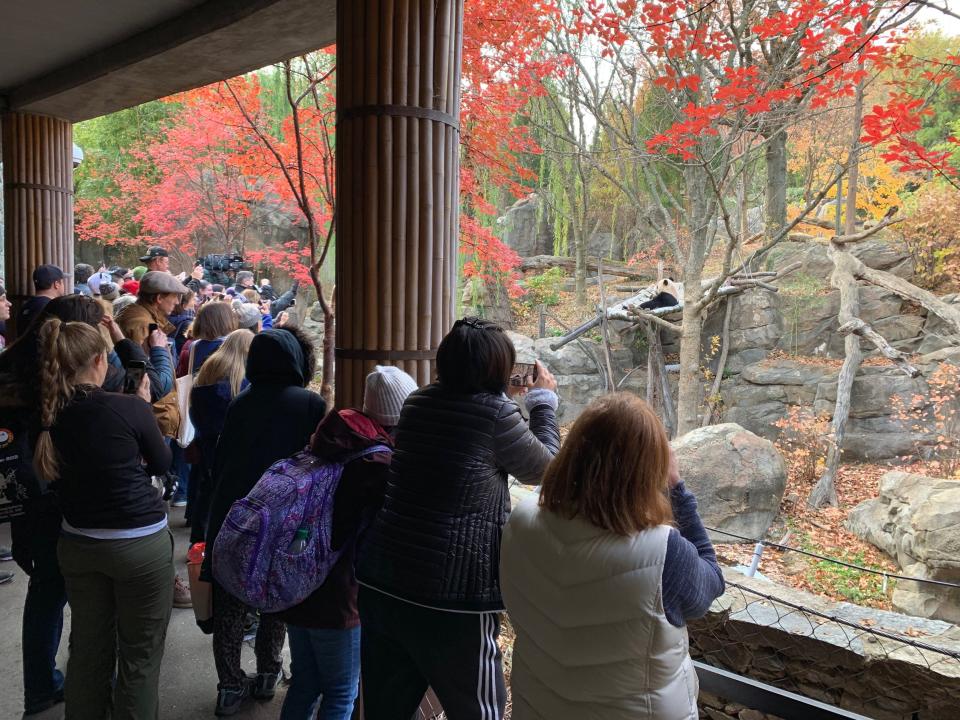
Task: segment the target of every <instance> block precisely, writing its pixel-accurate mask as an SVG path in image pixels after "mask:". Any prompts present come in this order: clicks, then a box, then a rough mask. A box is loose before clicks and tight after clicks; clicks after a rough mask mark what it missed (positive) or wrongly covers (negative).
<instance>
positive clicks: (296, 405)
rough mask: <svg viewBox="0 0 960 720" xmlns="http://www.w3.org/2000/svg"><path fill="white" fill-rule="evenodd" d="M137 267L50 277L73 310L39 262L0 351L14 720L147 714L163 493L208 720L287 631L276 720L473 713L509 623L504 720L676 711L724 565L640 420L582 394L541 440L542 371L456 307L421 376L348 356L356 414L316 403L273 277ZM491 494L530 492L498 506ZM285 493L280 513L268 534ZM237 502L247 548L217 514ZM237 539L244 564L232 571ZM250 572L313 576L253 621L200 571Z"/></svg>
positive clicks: (51, 271) (163, 627)
mask: <svg viewBox="0 0 960 720" xmlns="http://www.w3.org/2000/svg"><path fill="white" fill-rule="evenodd" d="M140 260H141V263H142V266H140V267H137V268H133V269H131V270H128V269H126V268H122V267H113V268H100V269H99V270H95V269H94V268H93V267H92V266H89V265H83V264H80V265H78V266H77V267H76V268H74V276H73V286H74V294H67V293H68V289H69V288H68V285H69V277H68V276H67V275H66V273H65V272H64V271H63V270H61V269H60V268H58V267H56V266H54V265H41V266H39V267H38V268H37V269H36V271H35V272H34V274H33V280H34V289H35V294H34V296H33V297H32V298H30V299H29V300H27V301H25V302H23V303H21V304H20V306H19V307H18V310H17V315H16V317H15V318H13V323H14V326H13V332H11V333H9V335H10V336H13V337H11V338H10V339H11V340H12V342H11V343H10V344H9V346H8V347H6V349H5V350H4V351H3V352H2V353H0V429H2V433H4V434H3V435H2V437H0V465H2V468H0V469H2V470H3V471H4V474H5V477H6V478H8V482H7V484H6V489H5V490H4V493H5V500H6V502H7V503H8V505H9V506H10V507H15V508H16V509H15V510H12V511H11V512H10V515H11V516H12V524H11V530H12V532H11V535H12V549H11V551H10V553H9V555H5V554H4V551H3V549H2V548H0V559H5V558H6V557H12V558H13V559H14V560H16V562H17V564H18V565H19V566H20V567H21V568H22V569H23V571H24V572H25V573H26V574H27V575H28V577H29V585H28V591H27V595H26V600H25V604H24V609H23V636H22V640H23V641H22V647H23V679H24V688H23V692H24V713H25V716H31V715H34V714H36V713H40V712H43V711H45V710H46V709H48V708H50V707H51V706H53V705H56V704H58V703H60V702H64V701H65V703H66V714H67V717H68V718H71V719H80V720H83V719H85V718H90V719H91V720H93V719H98V720H99V719H101V718H107V717H111V718H114V720H127V719H130V720H134V719H135V720H149V719H150V718H156V717H157V716H158V713H159V704H160V699H159V698H160V688H159V676H160V667H161V663H162V660H163V655H164V649H165V645H166V632H167V625H168V623H169V620H170V617H171V612H172V608H174V607H189V606H190V605H191V604H192V603H193V600H194V599H193V598H191V595H190V591H189V588H188V586H187V584H186V583H185V581H184V580H183V578H181V576H180V575H179V574H178V573H177V572H176V561H175V558H174V555H173V536H172V533H171V530H170V527H169V520H168V509H167V508H168V504H169V505H172V506H174V507H176V506H183V505H185V506H186V510H185V519H186V521H187V523H188V525H189V526H190V536H191V538H190V539H191V543H198V545H197V546H196V548H197V549H198V550H199V551H200V552H202V557H203V560H202V565H201V568H200V572H199V576H198V577H193V576H191V582H198V583H210V585H207V586H206V587H209V588H210V589H211V593H210V594H211V595H212V610H211V612H210V614H209V617H207V616H203V615H202V613H201V612H200V608H199V606H198V608H197V624H198V625H199V630H198V632H199V631H202V632H206V633H210V634H212V660H213V664H214V666H215V668H216V673H217V677H218V685H217V688H216V689H217V695H216V706H215V712H216V714H217V715H232V714H234V713H236V712H237V711H238V710H240V709H241V708H242V707H243V706H244V704H245V703H246V702H247V701H248V698H251V697H252V698H257V699H259V700H261V701H269V700H270V699H272V698H273V697H274V696H275V694H276V692H277V689H278V687H279V686H280V683H281V681H282V680H283V678H284V668H283V665H282V657H281V651H282V649H283V645H284V642H285V641H287V640H288V641H289V647H290V655H291V667H290V672H291V674H292V675H291V677H290V682H289V688H288V690H287V692H286V695H285V698H284V702H283V705H282V707H281V708H279V710H278V712H279V717H280V718H282V719H283V720H301V719H303V720H306V719H308V718H320V719H321V720H348V718H351V717H354V716H355V715H354V713H355V710H356V711H358V712H359V711H360V708H361V707H362V716H363V717H364V718H367V720H410V718H411V717H413V716H414V714H415V712H416V710H417V707H418V706H419V705H420V703H421V701H422V699H423V697H424V694H425V693H426V692H427V690H428V689H432V691H433V693H435V695H436V697H437V698H438V699H439V701H440V703H441V704H442V706H443V708H444V710H445V712H446V714H447V717H450V718H452V719H453V720H498V719H499V718H502V717H504V712H505V707H506V703H507V688H506V683H505V680H504V674H503V667H502V658H501V651H500V646H499V643H498V638H499V635H500V631H501V622H502V620H501V618H502V613H503V612H504V611H508V612H509V613H510V617H511V620H512V622H513V626H514V628H515V629H516V634H517V639H516V645H515V649H514V655H513V675H512V678H511V685H512V691H513V717H514V718H516V719H517V720H524V719H525V718H551V720H563V719H565V718H583V717H594V718H620V717H637V718H640V717H643V718H661V719H664V720H672V719H678V720H679V719H681V718H683V719H686V718H691V719H693V718H696V717H697V709H696V695H697V681H696V675H695V673H694V671H693V667H692V664H691V662H690V658H689V654H688V650H687V639H686V629H685V622H686V621H687V620H689V619H691V618H695V617H699V616H702V615H703V614H704V613H705V612H706V611H707V608H708V607H709V605H710V603H711V602H712V601H713V600H714V599H715V598H716V597H717V596H719V595H720V594H721V593H722V592H723V577H722V574H721V573H720V571H719V567H718V565H717V562H716V557H715V555H714V551H713V548H712V546H711V544H710V542H709V539H708V538H707V535H706V532H705V531H704V528H703V525H702V523H701V521H700V519H699V516H698V514H697V509H696V501H695V499H694V498H693V496H692V495H691V494H690V493H689V492H688V491H687V490H686V489H685V488H684V485H683V482H682V479H681V478H680V477H679V475H678V472H677V466H676V461H675V459H674V458H673V455H672V451H671V449H670V445H669V443H668V440H667V436H666V433H665V431H664V429H663V426H662V425H661V423H660V421H659V419H658V418H657V417H656V415H655V414H654V413H653V412H652V410H651V409H650V408H649V407H648V406H647V405H646V404H645V403H644V402H642V401H641V400H639V399H637V398H635V397H633V396H630V395H626V394H615V395H611V396H608V397H605V398H603V399H601V400H598V401H596V402H594V403H593V404H591V405H590V406H589V407H588V408H587V409H586V411H585V412H584V413H583V414H582V415H581V417H580V418H579V419H578V420H577V422H576V423H575V424H574V425H573V427H572V428H571V429H570V431H569V434H568V436H567V437H566V439H565V441H564V443H563V444H562V446H561V440H560V432H559V428H558V425H557V419H556V410H557V406H558V396H557V392H556V389H557V385H556V380H555V379H554V377H553V375H552V374H551V373H550V371H549V370H548V369H547V368H546V367H545V366H544V365H543V364H542V363H540V362H536V364H535V368H536V369H535V371H534V372H533V373H532V375H531V374H526V373H525V374H523V375H519V376H518V375H517V373H516V372H515V365H516V361H517V358H516V352H515V349H514V346H513V344H512V342H511V340H510V338H509V336H508V334H507V333H505V332H504V331H503V330H502V329H501V328H500V327H499V326H498V325H496V324H494V323H491V322H488V321H485V320H482V319H479V318H465V319H462V320H459V321H457V322H456V323H455V324H454V326H453V327H452V328H451V329H450V331H449V333H448V334H447V335H446V336H445V337H444V338H443V340H442V342H441V343H440V346H439V348H438V350H437V357H436V373H437V377H436V381H435V382H433V383H432V384H430V385H427V386H426V387H423V388H419V389H418V388H417V385H416V383H415V381H414V380H413V378H412V377H410V376H409V375H408V374H406V373H405V372H403V371H402V370H401V369H399V368H397V367H387V366H377V367H375V368H374V369H373V371H372V372H371V373H370V374H369V375H368V376H367V381H366V389H365V393H364V398H363V405H362V407H361V408H356V409H350V408H336V409H334V408H329V407H327V404H326V403H325V401H324V399H323V398H322V397H321V395H320V394H318V393H316V392H314V391H313V390H312V389H311V388H310V387H309V385H310V383H311V381H312V380H313V378H314V375H315V373H316V366H317V357H316V351H315V348H314V347H313V344H312V342H311V340H310V338H309V337H308V336H307V335H305V334H304V333H303V332H302V331H301V330H300V329H299V328H298V327H296V325H295V323H294V322H292V321H291V319H290V317H289V313H288V310H289V308H290V307H291V306H292V302H293V299H294V296H295V294H296V286H295V287H294V288H293V289H292V291H291V292H288V293H284V294H283V295H278V294H277V293H276V292H275V291H274V290H273V287H272V285H271V283H270V281H269V280H266V279H264V280H261V282H260V283H259V284H257V283H255V276H254V274H253V273H252V272H248V271H245V270H240V271H238V272H237V273H236V278H235V279H236V283H235V285H233V286H232V287H227V288H225V287H223V286H222V285H213V284H211V283H209V282H207V281H206V280H204V278H203V268H202V267H200V266H199V265H198V266H197V267H195V268H194V269H193V270H192V271H191V272H190V273H189V274H181V276H179V277H177V276H174V275H173V274H171V272H170V258H169V255H168V253H167V252H166V251H165V250H164V249H163V248H160V247H151V248H150V249H149V250H148V252H147V253H146V254H145V255H144V256H143V257H141V258H140ZM198 268H199V269H198ZM9 320H11V318H10V304H9V303H8V302H7V301H6V297H5V293H4V291H3V289H2V286H0V322H6V321H9ZM5 334H7V333H5ZM178 394H179V396H178ZM187 398H189V401H187ZM267 417H269V418H270V422H264V418H267ZM187 427H189V429H190V432H189V433H187V432H185V428H187ZM295 460H296V462H294V461H295ZM297 463H299V464H297ZM289 468H299V470H297V472H294V471H293V470H289ZM303 468H306V469H305V470H304V469H303ZM298 473H299V474H298ZM510 476H512V477H513V478H515V479H516V480H517V481H519V482H521V483H525V484H527V485H531V486H539V488H538V493H537V494H536V495H535V496H534V497H532V498H531V499H530V500H528V501H525V502H524V503H522V504H520V505H519V506H518V507H516V508H514V509H513V511H512V512H511V506H510V505H511V503H510V492H509V483H508V480H509V478H510ZM14 480H15V481H14ZM264 498H268V500H264ZM292 502H298V503H300V505H298V507H299V508H300V510H298V512H301V511H302V515H290V517H295V518H296V517H302V518H303V520H302V521H298V522H301V525H299V526H296V527H294V526H291V527H289V528H286V529H284V528H285V526H282V527H281V529H280V530H278V529H277V526H271V525H269V523H270V522H271V521H270V520H269V518H270V517H271V512H274V513H276V512H277V511H280V515H283V516H284V518H283V519H284V520H285V521H286V520H289V518H288V517H286V515H287V514H288V513H287V512H286V510H285V508H286V507H287V506H286V505H285V503H292ZM258 503H259V504H258ZM249 507H252V508H253V509H254V513H253V514H254V516H256V517H259V518H261V519H260V520H258V525H257V527H256V528H255V529H254V530H252V531H251V530H250V529H249V528H248V526H246V525H243V522H242V517H243V516H242V515H238V514H237V513H241V512H242V511H243V510H244V508H249ZM291 512H292V511H291ZM308 517H309V518H312V519H311V520H310V521H309V522H308V521H307V520H306V518H308ZM245 528H246V529H245ZM294 531H295V532H294ZM250 532H254V534H255V535H256V537H257V538H258V539H257V541H256V546H255V547H256V549H255V551H254V553H253V554H254V555H255V556H257V557H254V558H249V557H243V558H237V557H235V554H236V551H235V548H238V547H241V546H240V545H238V544H237V542H238V540H237V539H238V538H242V537H243V534H244V533H248V534H249V533H250ZM277 532H280V533H281V534H280V535H277V534H276V533H277ZM283 532H286V533H287V534H286V535H283V534H282V533H283ZM271 533H272V534H271ZM281 537H282V538H283V539H282V542H281V541H280V540H278V539H277V538H281ZM263 538H272V539H273V540H272V541H271V542H262V539H263ZM201 543H202V545H201ZM261 555H262V556H263V557H264V558H265V559H266V560H269V561H270V562H271V563H273V564H271V565H270V566H269V567H271V568H272V569H271V570H270V572H269V573H268V574H267V575H266V576H263V577H262V578H261V577H260V576H259V575H258V576H253V575H250V576H248V577H245V578H241V582H244V581H250V582H255V583H263V584H276V583H280V582H289V581H284V580H282V578H284V577H287V575H284V572H285V571H284V570H283V568H294V573H295V575H297V576H298V582H300V581H302V580H303V578H312V584H310V585H309V587H307V588H306V591H305V592H302V593H301V594H299V595H297V596H296V599H295V600H292V601H290V602H288V603H286V604H284V605H280V606H279V607H275V606H272V605H271V606H269V607H268V606H267V605H265V604H258V603H257V602H255V596H256V595H257V594H256V593H255V592H254V593H252V594H251V593H246V592H245V590H246V588H241V590H243V591H238V589H237V586H236V585H235V584H233V583H234V581H233V576H232V575H230V572H231V571H230V570H229V568H231V567H233V564H235V563H236V562H237V561H244V562H249V561H257V560H258V559H259V556H261ZM6 575H7V576H8V577H6V580H7V581H9V579H10V577H12V573H6ZM2 580H3V577H0V581H2ZM253 589H254V590H259V589H261V588H260V587H257V588H253ZM281 590H283V588H281ZM251 598H254V599H251ZM68 603H69V606H70V612H71V630H70V654H69V660H68V663H67V667H66V672H65V673H64V672H63V670H62V669H60V668H58V667H57V664H56V656H57V651H58V648H59V646H60V642H61V633H62V628H63V613H64V608H65V606H66V605H67V604H68ZM245 635H248V636H253V637H255V641H254V649H255V653H254V654H255V658H256V668H255V674H253V675H249V674H247V673H246V672H245V670H244V668H243V666H242V663H241V653H240V649H241V646H242V643H243V640H244V637H245ZM361 696H362V697H361Z"/></svg>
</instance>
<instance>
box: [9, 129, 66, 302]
mask: <svg viewBox="0 0 960 720" xmlns="http://www.w3.org/2000/svg"><path fill="white" fill-rule="evenodd" d="M0 132H2V138H3V140H2V152H3V194H4V197H3V200H4V217H3V221H4V242H5V246H4V247H5V252H4V260H5V261H4V266H5V267H4V277H5V280H6V283H7V285H6V287H7V293H8V297H9V298H10V299H11V300H12V301H13V302H14V306H15V311H14V316H13V319H15V318H16V309H17V308H18V307H19V304H20V303H21V302H22V301H23V300H24V299H25V298H27V297H29V296H30V295H32V294H33V270H34V268H36V267H37V265H42V264H44V263H52V264H54V265H57V266H59V267H60V268H62V269H63V271H64V272H65V273H66V274H67V276H68V285H71V286H72V281H73V125H72V124H71V123H70V122H68V121H66V120H60V119H58V118H53V117H47V116H44V115H30V114H26V113H16V112H14V113H6V114H4V115H3V116H0Z"/></svg>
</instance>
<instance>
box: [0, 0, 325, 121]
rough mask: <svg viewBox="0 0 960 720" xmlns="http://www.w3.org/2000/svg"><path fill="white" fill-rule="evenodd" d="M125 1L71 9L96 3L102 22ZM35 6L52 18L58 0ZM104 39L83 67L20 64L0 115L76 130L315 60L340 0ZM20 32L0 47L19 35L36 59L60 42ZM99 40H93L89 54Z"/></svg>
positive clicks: (269, 5) (279, 3)
mask: <svg viewBox="0 0 960 720" xmlns="http://www.w3.org/2000/svg"><path fill="white" fill-rule="evenodd" d="M62 1H63V2H71V0H62ZM128 1H129V0H84V1H83V2H79V3H78V2H76V0H73V2H71V7H72V8H73V9H74V10H75V9H76V8H77V6H78V5H79V6H80V7H81V8H82V7H83V6H93V4H94V3H96V6H97V9H98V11H99V12H102V10H103V5H104V2H107V3H115V4H116V5H117V6H118V7H120V4H121V3H124V2H128ZM179 2H180V4H181V5H189V4H190V0H179ZM39 5H45V6H47V7H46V8H44V10H45V11H50V8H49V6H51V5H53V6H55V5H57V0H53V1H51V0H46V2H41V3H39ZM174 9H177V8H176V6H174ZM3 14H4V11H3V10H0V16H2V15H3ZM40 19H42V18H40ZM40 30H42V28H40ZM88 30H89V29H88ZM110 30H111V33H110V35H111V36H107V33H106V31H105V32H104V35H105V37H104V38H103V41H104V42H103V45H102V46H98V47H96V48H89V47H88V48H86V51H85V52H84V54H83V56H82V57H78V58H75V59H73V60H71V61H69V62H64V64H62V65H60V66H59V67H56V68H54V69H52V70H51V69H48V68H45V69H42V70H40V71H39V72H38V73H37V74H31V72H30V71H31V65H30V57H29V56H28V57H26V58H25V59H24V63H25V64H26V67H17V68H16V71H17V72H18V73H19V75H20V76H21V77H26V78H27V79H24V80H23V81H21V82H18V84H16V85H15V86H13V87H7V88H4V89H0V110H8V111H9V110H12V111H20V112H30V113H37V114H43V115H52V116H55V117H59V118H63V119H66V120H70V121H72V122H78V121H80V120H86V119H89V118H92V117H97V116H99V115H105V114H107V113H110V112H115V111H117V110H122V109H124V108H128V107H132V106H135V105H139V104H141V103H144V102H147V101H150V100H155V99H157V98H160V97H165V96H167V95H172V94H174V93H177V92H181V91H183V90H189V89H191V88H195V87H200V86H202V85H207V84H209V83H212V82H216V81H218V80H223V79H225V78H229V77H234V76H236V75H240V74H242V73H245V72H249V71H251V70H255V69H257V68H261V67H264V66H265V65H269V64H271V63H274V62H279V61H280V60H285V59H288V58H291V57H295V56H297V55H301V54H303V53H306V52H310V51H313V50H317V49H319V48H322V47H325V46H327V45H330V44H332V43H333V42H334V39H335V36H336V0H207V2H202V3H200V4H197V5H194V6H192V7H189V8H188V9H186V10H185V11H183V12H179V13H177V14H175V15H173V16H171V17H168V18H165V19H163V20H161V21H159V22H156V23H155V24H153V25H150V26H149V27H146V28H142V27H140V28H137V26H136V24H135V23H134V22H133V20H131V21H130V34H129V35H126V36H125V37H123V39H119V40H117V39H116V35H117V31H118V28H117V27H112V28H110ZM119 30H120V31H121V32H122V30H123V27H122V26H121V27H120V28H119ZM24 31H25V30H24V28H22V27H20V28H18V27H11V26H10V25H9V24H8V23H5V22H0V45H2V44H3V43H4V39H5V38H4V36H5V35H7V34H10V35H11V37H12V36H13V35H14V34H16V33H21V34H20V35H18V36H17V40H18V42H20V43H21V44H23V43H24V41H25V40H27V41H29V42H30V43H32V44H30V45H29V47H30V48H31V50H32V49H34V48H35V49H37V50H38V51H42V49H43V47H44V45H45V44H46V45H47V46H48V47H51V48H54V47H55V44H56V43H57V42H58V38H57V36H56V35H52V34H51V33H49V32H47V33H43V32H41V31H39V30H30V29H27V30H26V31H27V32H32V33H33V34H35V35H36V37H35V38H29V37H28V38H24V37H23V35H22V33H23V32H24ZM97 39H98V38H97V36H96V34H93V36H92V42H93V43H94V44H95V43H96V41H97ZM41 55H42V53H39V52H38V55H37V57H38V58H39V57H40V56H41ZM37 64H39V62H38V63H37Z"/></svg>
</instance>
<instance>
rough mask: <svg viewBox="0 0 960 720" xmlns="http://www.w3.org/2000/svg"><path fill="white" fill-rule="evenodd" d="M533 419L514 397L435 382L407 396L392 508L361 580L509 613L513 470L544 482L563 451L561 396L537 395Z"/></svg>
mask: <svg viewBox="0 0 960 720" xmlns="http://www.w3.org/2000/svg"><path fill="white" fill-rule="evenodd" d="M527 405H528V407H530V423H529V426H528V424H527V422H526V421H525V420H524V419H523V417H522V416H521V415H520V408H519V407H518V406H517V404H516V403H515V402H514V401H513V400H510V399H509V398H507V397H506V396H504V395H492V394H489V393H482V394H478V395H461V394H453V393H451V392H450V391H448V390H446V389H444V387H443V386H442V385H439V384H435V385H429V386H427V387H425V388H423V389H421V390H418V391H416V392H414V393H413V394H412V395H410V397H409V398H407V401H406V403H405V404H404V406H403V411H402V412H401V414H400V423H399V425H398V427H397V443H396V451H395V452H394V455H393V464H392V466H391V471H390V480H389V481H388V484H387V492H386V497H385V499H384V505H383V508H382V509H381V510H380V512H379V513H378V515H377V519H376V520H375V522H374V524H373V527H372V528H371V529H370V532H369V534H368V536H367V538H366V539H365V542H364V544H363V547H362V548H361V551H360V562H359V566H358V569H357V577H358V580H359V581H360V583H361V584H363V585H366V586H368V587H371V588H373V589H375V590H379V591H381V592H384V593H388V594H390V595H393V596H395V597H398V598H400V599H401V600H407V601H409V602H413V603H419V604H421V605H427V606H429V607H433V608H439V609H442V610H458V611H461V612H487V611H492V610H502V609H503V601H502V600H501V597H500V577H499V565H500V533H501V530H502V528H503V525H504V523H505V522H506V520H507V514H508V513H509V511H510V492H509V490H508V488H507V474H508V473H509V474H511V475H514V476H515V477H517V478H518V479H519V480H520V481H521V482H524V483H531V484H535V483H539V482H540V476H541V475H542V473H543V470H544V468H545V467H546V466H547V464H548V463H549V462H550V460H551V459H552V458H553V456H554V455H555V454H556V452H557V450H558V449H559V448H560V434H559V432H558V430H557V420H556V415H555V408H556V395H554V394H553V393H552V392H550V391H547V390H537V391H534V392H531V393H530V395H529V396H528V403H527Z"/></svg>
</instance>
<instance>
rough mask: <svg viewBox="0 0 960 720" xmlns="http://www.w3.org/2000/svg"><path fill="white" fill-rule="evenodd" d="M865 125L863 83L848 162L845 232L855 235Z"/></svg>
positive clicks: (858, 99) (858, 92)
mask: <svg viewBox="0 0 960 720" xmlns="http://www.w3.org/2000/svg"><path fill="white" fill-rule="evenodd" d="M862 124H863V81H862V80H861V81H860V82H859V83H858V84H857V94H856V98H855V100H854V102H853V129H854V132H853V140H852V141H851V142H850V159H849V160H848V161H847V208H846V212H847V220H846V224H845V225H844V229H843V232H844V234H845V235H853V234H854V233H855V232H856V231H857V186H858V185H859V181H860V126H861V125H862Z"/></svg>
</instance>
